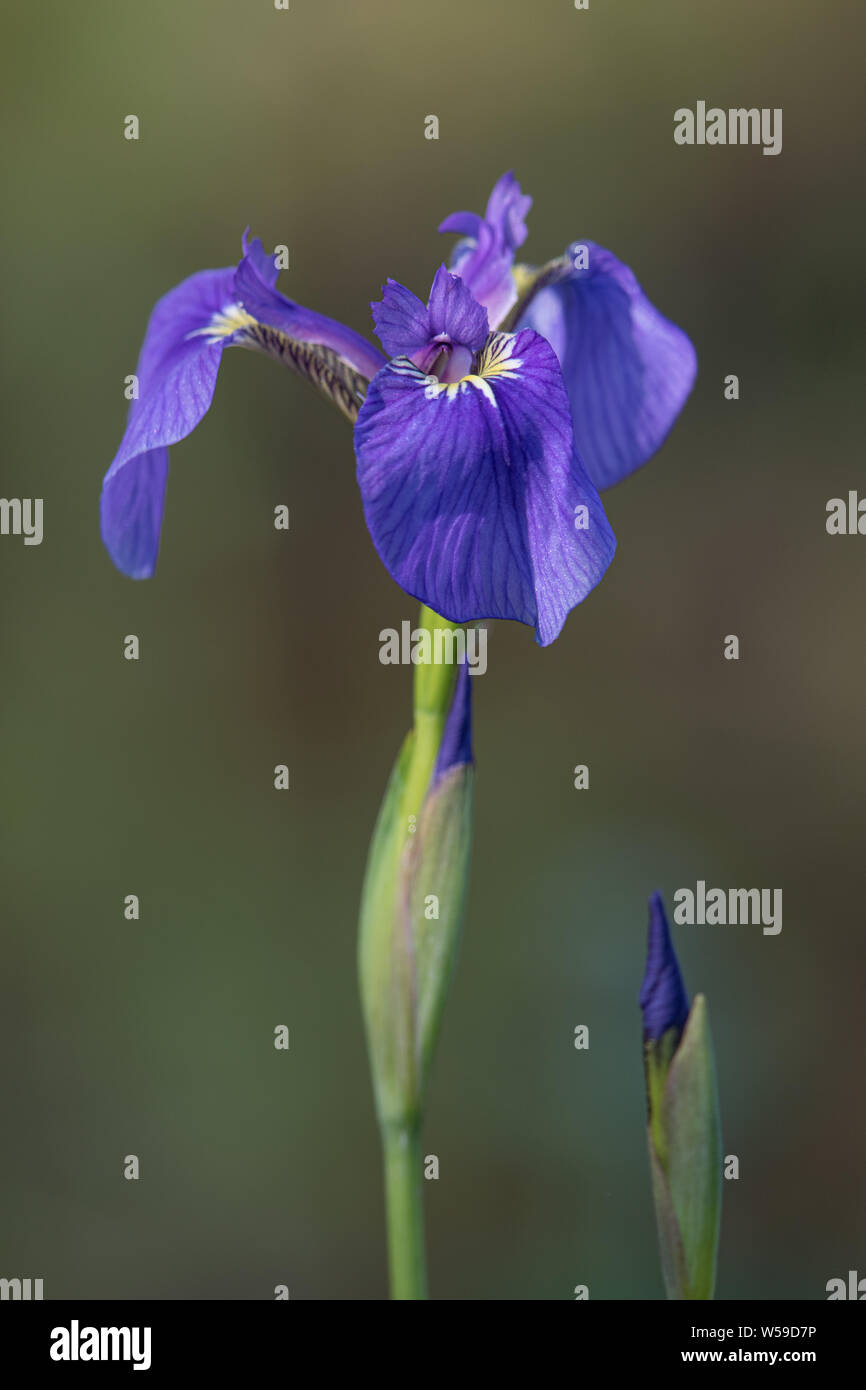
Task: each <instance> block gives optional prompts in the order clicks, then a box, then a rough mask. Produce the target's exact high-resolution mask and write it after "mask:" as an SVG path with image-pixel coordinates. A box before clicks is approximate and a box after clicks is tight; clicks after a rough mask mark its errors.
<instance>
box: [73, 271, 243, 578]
mask: <svg viewBox="0 0 866 1390" xmlns="http://www.w3.org/2000/svg"><path fill="white" fill-rule="evenodd" d="M234 275H235V272H234V269H233V268H229V269H227V270H202V271H200V272H199V273H198V274H197V275H191V276H190V277H189V279H188V280H184V281H183V283H182V284H180V285H178V286H177V287H176V288H175V289H173V290H170V291H169V292H168V294H167V295H164V296H163V298H162V299H160V300H159V302H158V304H157V305H156V307H155V308H154V310H153V313H152V314H151V316H150V322H149V323H148V325H147V331H146V333H145V337H144V344H143V346H142V349H141V354H140V356H139V359H138V366H137V367H136V373H135V374H136V376H137V378H138V392H139V394H138V398H137V399H134V400H133V401H132V403H131V405H130V410H129V417H128V420H127V425H126V432H125V433H124V436H123V439H122V440H121V444H120V448H119V449H118V451H117V454H116V455H115V458H114V461H113V463H112V465H111V467H110V468H109V470H108V472H107V473H106V475H105V481H104V483H103V485H102V498H101V502H100V520H101V530H102V539H103V541H104V543H105V546H106V549H107V550H108V553H109V554H110V556H111V558H112V560H113V561H114V563H115V564H116V565H117V567H118V569H120V570H122V571H123V572H124V574H128V575H130V576H131V577H132V578H133V579H145V578H148V577H149V576H150V575H152V574H153V571H154V567H155V565H156V556H157V551H158V550H159V533H160V526H161V523H162V509H163V501H164V498H165V486H166V478H167V476H168V451H167V446H168V445H169V444H176V443H177V441H178V440H179V439H184V438H185V437H186V435H188V434H189V433H190V432H191V431H192V430H194V429H195V427H196V425H197V424H198V423H199V421H200V420H201V419H202V418H203V416H204V415H205V414H206V413H207V410H208V408H209V406H210V403H211V401H212V399H213V393H214V386H215V385H216V378H217V371H218V370H219V364H220V358H221V357H222V352H223V348H224V347H226V346H227V345H228V344H229V343H230V342H232V341H233V336H234V335H233V333H232V332H230V331H229V332H226V333H224V334H223V336H222V337H219V338H217V339H213V338H211V337H207V336H205V335H204V330H205V329H206V328H207V327H208V325H210V324H211V323H212V322H213V321H214V320H215V318H217V317H218V316H219V315H220V314H222V313H223V311H224V308H225V306H226V305H230V304H231V300H232V294H233V284H234Z"/></svg>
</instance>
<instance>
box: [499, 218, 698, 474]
mask: <svg viewBox="0 0 866 1390" xmlns="http://www.w3.org/2000/svg"><path fill="white" fill-rule="evenodd" d="M582 252H584V253H585V256H586V259H587V262H588V264H587V265H586V267H585V268H583V266H582V259H583V257H582V254H581V253H582ZM512 317H513V318H514V321H515V322H516V326H517V327H518V328H534V329H535V331H536V332H537V333H541V334H542V335H543V336H544V337H545V338H546V339H547V341H548V342H549V343H550V345H551V346H552V348H553V350H554V352H555V353H556V355H557V357H558V358H559V361H560V363H561V365H562V371H563V376H564V377H565V384H566V387H567V389H568V395H569V400H570V401H571V409H572V415H573V419H574V438H575V443H576V445H577V449H578V451H579V453H580V456H581V458H582V459H583V463H584V466H585V468H586V471H587V472H588V474H589V476H590V477H591V478H592V481H593V482H594V483H595V485H596V487H598V488H606V487H610V486H611V484H613V483H616V482H619V481H620V479H622V478H625V477H627V476H628V474H629V473H633V472H634V470H635V469H636V468H639V467H640V466H641V464H643V463H645V462H646V461H647V459H648V458H650V457H651V455H652V454H654V453H655V452H656V450H657V449H658V448H659V446H660V445H661V444H662V442H663V441H664V439H665V436H666V435H667V434H668V432H669V430H670V429H671V426H672V425H673V423H674V421H675V420H676V418H677V415H678V414H679V412H680V410H681V409H682V407H683V405H684V403H685V400H686V398H687V396H688V394H689V392H690V391H691V389H692V385H693V383H694V379H695V373H696V370H697V359H696V355H695V350H694V348H693V346H692V344H691V342H690V340H689V339H688V337H687V336H686V334H685V333H683V331H682V329H680V328H677V326H676V325H675V324H673V323H671V322H670V320H668V319H666V318H665V317H664V316H663V315H662V314H660V313H659V311H658V309H656V308H655V307H654V306H653V305H652V304H651V303H650V301H649V300H648V299H647V297H646V295H645V294H644V293H643V290H642V289H641V287H640V285H639V284H638V282H637V280H636V279H635V277H634V275H633V273H632V271H631V270H629V268H628V266H627V265H624V264H623V262H622V261H620V260H618V259H617V257H616V256H614V255H613V253H612V252H611V251H606V250H605V249H604V248H603V247H601V246H596V245H595V244H594V243H593V242H582V243H578V242H575V243H573V245H572V246H571V247H570V248H569V251H568V253H567V254H566V256H565V257H563V258H562V260H561V261H558V262H554V263H553V264H552V265H551V266H547V267H545V268H544V270H542V271H541V272H540V273H539V276H538V278H537V281H536V288H535V289H534V290H533V289H532V288H530V290H529V292H528V294H527V295H526V297H525V300H524V301H523V302H522V303H521V304H520V305H519V306H518V312H517V313H516V314H515V315H513V316H512Z"/></svg>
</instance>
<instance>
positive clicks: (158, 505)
mask: <svg viewBox="0 0 866 1390" xmlns="http://www.w3.org/2000/svg"><path fill="white" fill-rule="evenodd" d="M276 278H277V270H276V266H275V262H274V259H273V257H271V256H268V255H266V253H265V251H264V250H263V248H262V244H261V242H260V241H258V240H257V239H256V240H253V241H251V242H248V241H247V236H246V234H244V256H243V259H242V260H241V262H240V265H239V266H238V267H237V268H229V269H226V270H203V271H200V272H199V273H198V274H197V275H191V276H190V278H189V279H188V280H184V281H183V283H182V284H180V285H178V286H177V287H176V288H175V289H173V290H170V291H169V293H168V294H167V295H165V296H164V297H163V298H162V299H161V300H160V301H159V303H158V304H157V305H156V308H155V309H154V311H153V313H152V314H151V317H150V322H149V323H148V326H147V331H146V333H145V337H144V344H143V346H142V349H141V354H140V356H139V361H138V366H137V368H136V376H137V378H138V397H137V398H136V399H134V400H133V401H132V403H131V406H130V411H129V416H128V419H127V424H126V431H125V433H124V436H123V439H122V441H121V444H120V448H119V450H118V452H117V454H116V456H115V458H114V461H113V462H112V464H111V467H110V468H109V470H108V472H107V474H106V475H105V481H104V483H103V486H102V498H101V502H100V518H101V530H102V539H103V541H104V543H105V546H106V548H107V550H108V552H109V554H110V555H111V558H112V559H113V561H114V563H115V564H116V565H117V567H118V569H120V570H122V571H123V573H124V574H128V575H130V576H131V577H132V578H133V579H145V578H149V577H150V575H152V574H153V572H154V568H155V565H156V557H157V552H158V550H159V536H160V528H161V524H162V511H163V502H164V498H165V487H166V479H167V476H168V452H167V451H168V446H169V445H171V444H176V443H177V442H178V441H179V440H181V439H184V438H185V437H186V436H187V435H188V434H189V433H190V432H191V431H192V430H193V429H195V427H196V425H197V424H198V423H199V421H200V420H201V419H202V418H203V417H204V415H205V414H206V413H207V411H208V409H209V407H210V404H211V401H212V400H213V393H214V387H215V385H216V378H217V372H218V370H219V364H220V359H221V358H222V354H223V349H224V348H226V347H246V348H254V349H256V350H258V351H261V352H267V353H268V354H270V355H271V356H273V357H276V358H278V359H279V360H280V361H282V362H286V363H288V365H289V366H291V367H292V368H293V370H294V371H296V372H298V373H299V374H300V375H301V376H303V377H305V378H306V379H307V380H308V381H311V382H313V384H314V385H316V386H317V387H318V388H319V389H320V390H321V391H322V392H324V394H325V395H327V396H328V398H329V399H330V400H331V401H333V402H334V404H335V405H337V407H338V408H339V409H340V410H341V411H342V412H343V414H344V415H346V416H347V417H348V418H349V420H351V421H352V422H354V421H355V420H356V419H357V416H358V411H359V409H360V406H361V402H362V400H363V399H364V392H365V390H366V387H367V384H368V381H369V378H370V377H371V376H374V375H375V374H376V372H378V371H379V369H380V367H381V366H382V365H383V363H384V362H385V358H384V357H383V355H382V353H381V352H379V351H378V349H377V348H375V347H374V346H373V345H372V344H371V343H368V342H367V341H366V339H364V338H362V337H361V335H360V334H359V333H355V332H353V331H352V329H351V328H346V327H345V326H344V325H343V324H341V323H338V322H337V321H336V320H335V319H329V318H326V317H325V315H323V314H316V313H314V312H313V311H312V310H311V309H304V308H303V307H302V306H301V305H299V304H295V303H294V302H293V301H292V300H289V299H286V298H285V297H284V296H283V295H281V294H280V293H279V292H278V291H277V290H276V289H275V288H274V285H275V282H276Z"/></svg>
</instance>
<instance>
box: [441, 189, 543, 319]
mask: <svg viewBox="0 0 866 1390" xmlns="http://www.w3.org/2000/svg"><path fill="white" fill-rule="evenodd" d="M531 206H532V199H531V198H530V197H528V196H527V195H525V194H524V193H522V192H521V189H520V184H519V183H518V182H517V180H516V179H515V177H514V175H513V174H512V173H507V174H503V175H502V178H501V179H499V180H498V182H497V183H496V185H495V187H494V189H493V192H492V193H491V194H490V197H489V199H488V200H487V208H486V211H485V214H484V217H479V216H478V215H477V213H473V212H454V213H452V214H451V216H450V217H446V219H445V221H444V222H442V223H441V224H440V226H439V231H440V232H455V233H456V234H457V235H458V236H460V237H462V238H464V240H462V241H461V242H458V244H457V246H456V247H455V248H454V254H453V255H452V258H451V269H452V270H453V271H456V272H457V274H458V275H460V276H461V277H462V279H463V280H464V281H465V283H466V285H467V286H468V287H469V289H470V290H471V291H472V294H473V295H474V297H475V299H477V300H478V302H479V304H483V305H484V307H485V309H486V310H487V313H488V317H489V320H490V326H491V327H492V328H495V327H497V326H498V325H499V324H500V323H501V322H502V320H503V319H504V318H505V315H506V314H507V313H508V310H509V309H510V308H511V307H512V305H513V304H514V302H515V300H516V299H517V289H516V287H515V283H514V277H513V275H512V273H511V268H512V265H513V263H514V252H515V250H516V249H517V247H518V246H522V245H523V242H524V241H525V240H526V223H525V222H524V218H525V216H526V214H527V213H528V211H529V209H530V208H531Z"/></svg>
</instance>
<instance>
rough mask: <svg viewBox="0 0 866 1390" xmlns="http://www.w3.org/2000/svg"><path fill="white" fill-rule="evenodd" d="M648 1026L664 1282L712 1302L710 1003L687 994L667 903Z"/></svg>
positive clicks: (653, 941)
mask: <svg viewBox="0 0 866 1390" xmlns="http://www.w3.org/2000/svg"><path fill="white" fill-rule="evenodd" d="M640 1006H641V1009H642V1011H643V1020H644V1067H645V1073H646V1086H647V1105H648V1120H647V1139H648V1143H649V1158H650V1171H651V1176H652V1189H653V1199H654V1202H655V1209H656V1222H657V1226H658V1234H659V1245H660V1248H661V1264H662V1275H663V1278H664V1283H665V1289H666V1291H667V1296H668V1298H670V1299H710V1298H712V1297H713V1290H714V1288H715V1278H716V1252H717V1248H718V1240H719V1222H720V1217H721V1178H722V1152H721V1131H720V1126H719V1107H718V1094H717V1087H716V1071H715V1062H714V1059H713V1045H712V1039H711V1037H710V1026H709V1018H708V1014H707V1004H706V1000H705V998H704V996H703V995H702V994H698V995H696V996H695V1000H694V1002H693V1004H692V1006H691V1008H689V1002H688V995H687V994H686V990H685V986H684V984H683V980H682V975H681V974H680V968H679V963H678V961H677V958H676V954H675V952H674V948H673V943H672V941H671V935H670V929H669V927H668V923H667V918H666V916H665V910H664V904H663V903H662V899H661V896H660V895H659V894H658V893H654V894H653V896H652V897H651V898H650V921H649V943H648V951H647V966H646V973H645V975H644V981H643V986H642V988H641V992H640Z"/></svg>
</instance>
